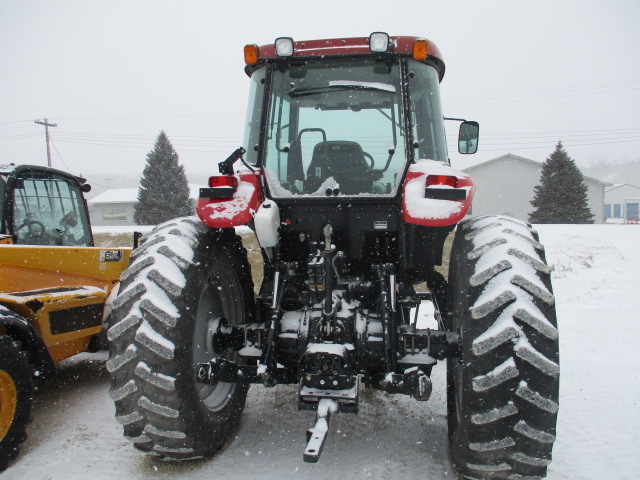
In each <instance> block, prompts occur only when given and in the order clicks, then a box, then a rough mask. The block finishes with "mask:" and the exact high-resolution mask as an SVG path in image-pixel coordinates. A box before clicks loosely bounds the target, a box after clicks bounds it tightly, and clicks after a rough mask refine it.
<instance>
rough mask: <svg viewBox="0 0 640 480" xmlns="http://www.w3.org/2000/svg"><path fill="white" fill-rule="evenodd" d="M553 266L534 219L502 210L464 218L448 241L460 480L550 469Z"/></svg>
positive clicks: (453, 415)
mask: <svg viewBox="0 0 640 480" xmlns="http://www.w3.org/2000/svg"><path fill="white" fill-rule="evenodd" d="M550 271H551V269H550V268H549V267H548V266H547V265H546V261H545V255H544V247H543V246H542V245H541V244H540V243H539V241H538V236H537V233H536V232H535V231H534V230H533V229H532V228H531V226H530V225H528V224H525V223H523V222H519V221H517V220H513V219H510V218H507V217H478V218H473V219H471V220H468V221H465V222H461V223H460V225H459V226H458V230H457V232H456V237H455V240H454V243H453V247H452V253H451V264H450V272H449V282H450V283H449V285H450V309H449V310H450V313H449V315H448V316H447V320H446V321H447V327H448V329H451V330H452V331H455V332H458V333H459V334H460V335H461V341H460V348H461V358H460V359H456V358H449V359H448V360H447V407H448V408H447V410H448V417H449V418H448V422H449V439H450V446H451V455H452V460H453V463H454V466H455V468H456V470H457V471H458V473H459V474H460V475H461V477H462V478H469V479H512V480H515V479H533V478H535V479H539V478H543V477H544V476H545V475H546V471H547V465H548V464H549V463H550V461H551V450H552V448H553V443H554V440H555V430H556V417H557V412H558V385H559V373H560V372H559V371H560V368H559V354H558V330H557V323H556V313H555V305H554V303H555V302H554V296H553V294H552V288H551V278H550Z"/></svg>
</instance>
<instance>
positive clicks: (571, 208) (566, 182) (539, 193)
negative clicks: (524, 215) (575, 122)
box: [529, 142, 593, 223]
mask: <svg viewBox="0 0 640 480" xmlns="http://www.w3.org/2000/svg"><path fill="white" fill-rule="evenodd" d="M531 205H533V207H534V211H533V212H531V213H530V214H529V221H530V222H531V223H593V214H592V213H591V210H589V205H588V202H587V186H586V185H585V183H584V177H583V176H582V173H581V172H580V170H579V169H578V167H577V166H576V164H575V162H574V161H573V159H572V158H571V157H569V155H568V154H567V152H566V151H565V149H564V148H563V147H562V142H558V145H556V149H555V151H554V152H553V153H552V154H551V155H550V156H549V157H548V158H547V160H546V161H545V162H544V163H543V164H542V173H541V175H540V183H539V184H538V185H536V187H535V188H534V196H533V200H532V201H531Z"/></svg>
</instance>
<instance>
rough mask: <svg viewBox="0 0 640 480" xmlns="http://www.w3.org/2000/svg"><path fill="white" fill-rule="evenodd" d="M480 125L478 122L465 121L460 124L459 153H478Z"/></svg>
mask: <svg viewBox="0 0 640 480" xmlns="http://www.w3.org/2000/svg"><path fill="white" fill-rule="evenodd" d="M479 133H480V125H479V124H478V122H469V121H464V122H462V123H461V124H460V132H459V133H458V152H460V153H463V154H465V155H466V154H469V153H476V152H477V151H478V135H479Z"/></svg>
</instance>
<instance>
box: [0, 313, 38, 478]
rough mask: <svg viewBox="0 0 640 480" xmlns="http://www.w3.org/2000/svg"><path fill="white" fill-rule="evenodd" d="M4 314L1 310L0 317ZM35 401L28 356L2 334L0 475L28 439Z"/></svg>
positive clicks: (18, 345)
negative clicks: (27, 429) (32, 407)
mask: <svg viewBox="0 0 640 480" xmlns="http://www.w3.org/2000/svg"><path fill="white" fill-rule="evenodd" d="M5 311H6V309H5V308H4V307H0V315H4V314H5ZM7 312H8V311H7ZM32 402H33V374H32V369H31V367H30V366H29V361H28V356H27V353H26V352H25V351H24V350H22V347H21V345H20V343H19V342H16V341H14V340H13V339H12V338H11V337H9V336H7V335H0V472H1V471H3V470H4V469H6V468H7V467H8V466H9V462H10V461H11V460H13V459H14V458H15V457H16V456H17V455H18V448H19V446H20V444H21V443H22V442H24V441H25V440H26V439H27V432H26V426H27V425H28V423H29V421H30V420H31V404H32Z"/></svg>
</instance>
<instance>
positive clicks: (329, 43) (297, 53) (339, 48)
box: [245, 32, 444, 80]
mask: <svg viewBox="0 0 640 480" xmlns="http://www.w3.org/2000/svg"><path fill="white" fill-rule="evenodd" d="M374 35H385V36H386V38H387V39H388V44H387V45H385V50H374V48H375V47H373V46H372V38H373V37H374ZM382 38H384V37H382ZM281 41H282V43H283V44H286V43H287V42H288V43H289V52H288V54H287V55H286V56H285V55H282V54H281V53H279V51H278V47H277V45H278V43H279V42H281ZM417 45H421V48H422V49H423V50H424V58H419V57H416V46H417ZM285 48H286V46H285ZM248 50H249V51H251V53H252V54H253V58H252V59H251V60H249V59H248V57H247V51H248ZM371 55H378V56H384V55H393V56H409V57H410V56H413V57H414V58H416V59H418V60H420V61H424V62H426V63H429V64H431V65H433V66H434V67H435V68H436V70H437V72H438V77H439V78H440V80H442V77H443V76H444V60H443V58H442V54H441V53H440V50H439V49H438V47H437V46H436V44H435V43H433V42H431V41H428V40H426V39H425V38H422V37H407V36H397V37H390V36H388V35H386V34H384V33H380V32H376V33H373V34H371V36H369V37H357V38H331V39H323V40H303V41H297V42H296V41H294V40H293V39H291V38H288V37H281V38H278V39H276V41H275V42H274V43H272V44H268V45H261V46H259V47H258V46H257V45H247V46H246V47H245V61H246V63H247V67H246V71H247V74H249V75H251V73H252V72H253V70H254V69H255V67H257V66H258V65H260V64H264V63H268V62H273V61H277V60H283V59H286V58H291V57H293V58H296V59H320V58H332V57H333V58H339V57H350V56H371Z"/></svg>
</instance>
